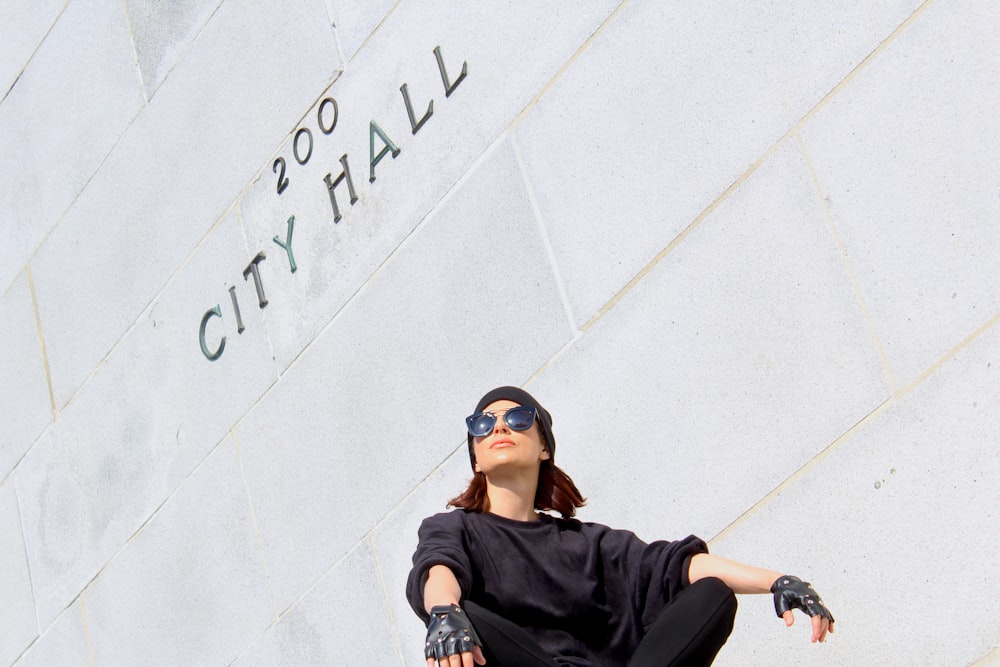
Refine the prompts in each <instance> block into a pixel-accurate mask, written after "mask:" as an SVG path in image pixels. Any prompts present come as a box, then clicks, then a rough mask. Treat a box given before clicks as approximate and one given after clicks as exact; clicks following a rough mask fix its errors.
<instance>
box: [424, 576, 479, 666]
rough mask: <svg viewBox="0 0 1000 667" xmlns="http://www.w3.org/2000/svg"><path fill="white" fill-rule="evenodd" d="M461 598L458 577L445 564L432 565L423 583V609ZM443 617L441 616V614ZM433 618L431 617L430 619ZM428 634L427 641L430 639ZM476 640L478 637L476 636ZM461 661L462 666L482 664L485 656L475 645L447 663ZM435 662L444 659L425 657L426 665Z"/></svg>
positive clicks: (427, 610) (428, 611)
mask: <svg viewBox="0 0 1000 667" xmlns="http://www.w3.org/2000/svg"><path fill="white" fill-rule="evenodd" d="M461 598H462V587H461V586H459V584H458V578H457V577H455V573H454V572H452V571H451V568H449V567H448V566H447V565H432V566H431V569H429V570H428V571H427V582H426V583H424V611H426V612H427V613H428V614H429V613H431V609H432V608H434V607H437V606H448V605H457V604H458V603H459V600H461ZM442 618H443V616H442ZM432 620H433V619H432ZM430 639H431V638H430V636H428V641H430ZM476 641H477V642H478V641H479V639H478V638H476ZM459 660H460V661H461V665H462V667H473V664H476V665H484V664H486V658H485V657H483V650H482V649H481V648H479V646H476V647H474V648H473V649H472V651H471V652H469V651H466V652H464V653H461V654H458V655H454V656H452V660H448V661H447V664H449V665H457V664H459V663H458V661H459ZM435 663H437V664H440V665H444V664H445V662H444V661H438V660H435V659H434V658H427V667H435Z"/></svg>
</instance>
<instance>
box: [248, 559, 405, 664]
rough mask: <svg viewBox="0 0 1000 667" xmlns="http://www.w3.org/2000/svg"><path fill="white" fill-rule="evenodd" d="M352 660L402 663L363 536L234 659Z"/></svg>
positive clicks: (288, 661)
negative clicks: (362, 539)
mask: <svg viewBox="0 0 1000 667" xmlns="http://www.w3.org/2000/svg"><path fill="white" fill-rule="evenodd" d="M362 619H363V621H362ZM354 661H359V662H361V663H363V664H369V665H385V667H390V666H392V665H399V664H400V656H399V653H398V650H397V647H396V642H395V640H394V638H393V629H392V624H391V618H390V617H389V615H388V614H387V613H386V607H385V597H384V595H383V594H382V585H381V583H380V581H379V573H378V567H377V564H376V562H375V557H374V554H373V553H372V550H371V548H370V547H369V546H368V544H367V543H366V542H362V543H361V544H359V545H358V546H357V547H355V548H354V549H352V550H351V551H350V553H348V554H347V555H346V556H345V557H344V558H343V559H341V560H340V561H338V562H337V563H336V564H335V565H334V566H333V567H332V568H330V571H329V572H327V573H326V574H325V575H323V578H322V579H320V580H319V581H318V582H317V583H316V586H315V587H313V588H312V589H310V590H309V592H308V593H306V595H305V596H304V597H303V599H302V600H301V601H300V602H299V604H297V605H296V606H295V608H294V609H292V610H291V611H289V612H288V614H286V615H284V616H283V617H282V618H281V620H280V621H278V622H277V623H275V625H274V626H272V627H271V628H270V629H269V630H268V631H267V632H266V633H265V634H264V636H263V637H261V638H260V639H259V640H258V641H257V642H255V643H254V644H253V645H252V646H251V647H250V649H249V651H247V653H246V654H244V655H243V656H241V657H240V658H239V659H238V660H237V661H236V662H235V663H234V665H235V666H236V667H252V666H254V665H259V666H260V667H270V666H271V665H296V666H298V667H308V666H315V667H325V666H326V665H339V664H343V663H350V662H354Z"/></svg>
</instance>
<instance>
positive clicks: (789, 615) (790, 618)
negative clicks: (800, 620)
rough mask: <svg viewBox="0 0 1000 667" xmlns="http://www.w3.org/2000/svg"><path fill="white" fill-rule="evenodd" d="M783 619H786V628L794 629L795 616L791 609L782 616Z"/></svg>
mask: <svg viewBox="0 0 1000 667" xmlns="http://www.w3.org/2000/svg"><path fill="white" fill-rule="evenodd" d="M781 618H783V619H785V626H786V627H789V628H790V627H792V624H793V623H795V614H794V613H793V612H792V610H791V609H789V610H788V611H786V612H785V613H784V614H782V615H781Z"/></svg>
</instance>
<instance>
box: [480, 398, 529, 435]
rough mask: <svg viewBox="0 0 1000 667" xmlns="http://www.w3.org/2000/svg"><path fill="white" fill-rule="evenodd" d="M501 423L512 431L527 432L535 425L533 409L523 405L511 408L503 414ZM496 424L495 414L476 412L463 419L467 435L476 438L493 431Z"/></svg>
mask: <svg viewBox="0 0 1000 667" xmlns="http://www.w3.org/2000/svg"><path fill="white" fill-rule="evenodd" d="M503 421H504V423H505V424H507V426H509V427H510V428H511V430H512V431H527V430H528V429H529V428H531V425H532V424H534V423H535V409H534V408H532V407H528V406H525V405H518V406H517V407H513V408H511V409H509V410H507V411H506V412H504V414H503ZM496 423H497V416H496V413H493V412H477V413H476V414H474V415H469V416H468V417H466V418H465V424H466V426H468V428H469V433H471V434H472V435H474V436H476V437H477V438H479V437H482V436H484V435H486V434H487V433H489V432H490V431H492V430H493V427H494V426H495V425H496Z"/></svg>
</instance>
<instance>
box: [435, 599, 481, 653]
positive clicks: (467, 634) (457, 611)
mask: <svg viewBox="0 0 1000 667" xmlns="http://www.w3.org/2000/svg"><path fill="white" fill-rule="evenodd" d="M430 615H431V617H430V623H429V624H428V625H427V641H426V643H425V644H424V656H425V657H426V658H427V667H473V663H475V664H477V665H483V664H486V658H485V656H483V651H482V648H481V647H482V641H481V640H480V639H479V635H477V634H476V629H475V628H474V627H472V622H471V621H470V620H469V617H468V616H467V615H466V613H465V611H464V610H463V609H462V608H461V607H459V606H458V605H455V604H451V605H440V606H436V607H432V608H431V610H430Z"/></svg>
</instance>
